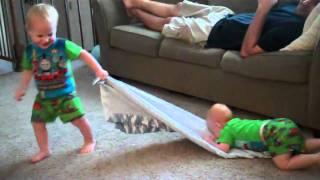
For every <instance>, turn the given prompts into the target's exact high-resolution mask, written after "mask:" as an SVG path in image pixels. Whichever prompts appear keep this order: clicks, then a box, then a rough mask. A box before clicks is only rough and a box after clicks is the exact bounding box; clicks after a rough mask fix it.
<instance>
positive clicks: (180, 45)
mask: <svg viewBox="0 0 320 180" xmlns="http://www.w3.org/2000/svg"><path fill="white" fill-rule="evenodd" d="M224 53H225V50H222V49H214V48H212V49H204V48H203V47H200V46H199V45H191V44H188V43H185V42H183V41H180V40H175V39H171V38H165V39H163V41H162V43H161V46H160V51H159V56H160V57H164V58H169V59H174V60H177V61H182V62H186V63H192V64H197V65H202V66H208V67H211V68H217V67H219V65H220V61H221V58H222V56H223V54H224Z"/></svg>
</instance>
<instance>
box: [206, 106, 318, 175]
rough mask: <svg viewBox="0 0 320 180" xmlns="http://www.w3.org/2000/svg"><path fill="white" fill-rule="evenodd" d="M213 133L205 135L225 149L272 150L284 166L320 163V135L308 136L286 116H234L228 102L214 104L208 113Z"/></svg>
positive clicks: (273, 155) (226, 150) (302, 166)
mask: <svg viewBox="0 0 320 180" xmlns="http://www.w3.org/2000/svg"><path fill="white" fill-rule="evenodd" d="M207 127H208V129H209V131H210V132H211V134H209V135H205V136H204V139H205V140H206V141H207V142H209V143H210V144H212V145H214V146H215V147H217V148H219V149H220V150H222V151H224V152H229V151H230V149H231V148H234V147H236V148H244V149H249V150H253V151H265V150H267V151H269V152H270V154H271V156H272V160H273V162H274V163H275V165H276V166H277V167H278V168H280V169H282V170H296V169H302V168H307V167H310V166H312V165H316V164H320V153H319V152H318V153H315V151H319V150H320V139H315V138H310V139H305V138H304V137H303V135H302V133H301V131H300V130H299V128H298V127H297V125H296V124H295V123H294V122H293V121H291V120H290V119H286V118H277V119H270V120H247V119H240V118H233V117H232V112H231V110H230V109H229V108H228V107H227V106H226V105H224V104H215V105H213V106H212V107H211V108H210V110H209V111H208V114H207Z"/></svg>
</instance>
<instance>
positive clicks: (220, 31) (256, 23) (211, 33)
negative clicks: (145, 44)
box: [123, 0, 320, 57]
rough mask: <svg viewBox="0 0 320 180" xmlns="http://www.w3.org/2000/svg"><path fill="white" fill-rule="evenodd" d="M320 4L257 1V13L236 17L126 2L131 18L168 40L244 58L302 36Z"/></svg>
mask: <svg viewBox="0 0 320 180" xmlns="http://www.w3.org/2000/svg"><path fill="white" fill-rule="evenodd" d="M319 2H320V0H297V1H296V2H294V1H293V2H290V3H285V4H283V5H279V6H278V5H276V4H277V3H278V0H258V7H257V10H256V12H255V13H240V14H234V13H233V11H232V10H230V9H228V8H226V7H222V6H208V5H204V4H198V3H193V2H189V1H186V0H184V1H183V2H180V3H178V4H165V3H161V2H156V1H151V0H123V3H124V5H125V7H126V9H127V12H128V14H129V15H131V16H134V17H136V18H138V19H139V20H140V21H141V22H142V23H143V24H144V25H145V26H146V27H148V28H150V29H151V30H154V31H158V32H162V34H163V35H164V36H165V37H171V38H176V39H183V40H186V41H188V42H191V43H198V42H202V41H205V42H206V45H205V47H206V48H222V49H228V50H240V54H241V56H242V57H248V56H251V55H254V54H259V53H263V52H266V51H277V50H279V49H281V48H283V47H285V46H286V45H288V44H290V43H291V42H292V41H293V40H295V39H296V38H297V37H299V36H300V34H301V33H302V30H303V26H304V21H305V19H306V17H307V16H308V15H309V13H310V12H311V11H312V9H313V8H314V7H315V6H316V5H317V4H318V3H319Z"/></svg>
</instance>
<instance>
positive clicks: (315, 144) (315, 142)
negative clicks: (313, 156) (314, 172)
mask: <svg viewBox="0 0 320 180" xmlns="http://www.w3.org/2000/svg"><path fill="white" fill-rule="evenodd" d="M305 147H306V150H307V153H312V152H317V151H320V139H319V138H311V139H306V142H305Z"/></svg>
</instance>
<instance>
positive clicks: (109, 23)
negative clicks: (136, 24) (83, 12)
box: [92, 0, 130, 47]
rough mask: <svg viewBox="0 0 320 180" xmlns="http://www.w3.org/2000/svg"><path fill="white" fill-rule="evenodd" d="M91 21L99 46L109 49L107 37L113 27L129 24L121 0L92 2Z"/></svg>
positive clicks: (94, 0) (95, 0) (97, 0)
mask: <svg viewBox="0 0 320 180" xmlns="http://www.w3.org/2000/svg"><path fill="white" fill-rule="evenodd" d="M92 9H93V19H94V25H95V27H96V30H97V35H98V39H99V44H100V45H104V46H107V47H109V42H110V41H109V37H110V33H111V29H112V28H113V27H114V26H118V25H124V24H129V23H130V18H129V17H128V16H127V14H126V11H125V7H124V5H123V3H122V1H121V0H93V1H92Z"/></svg>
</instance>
